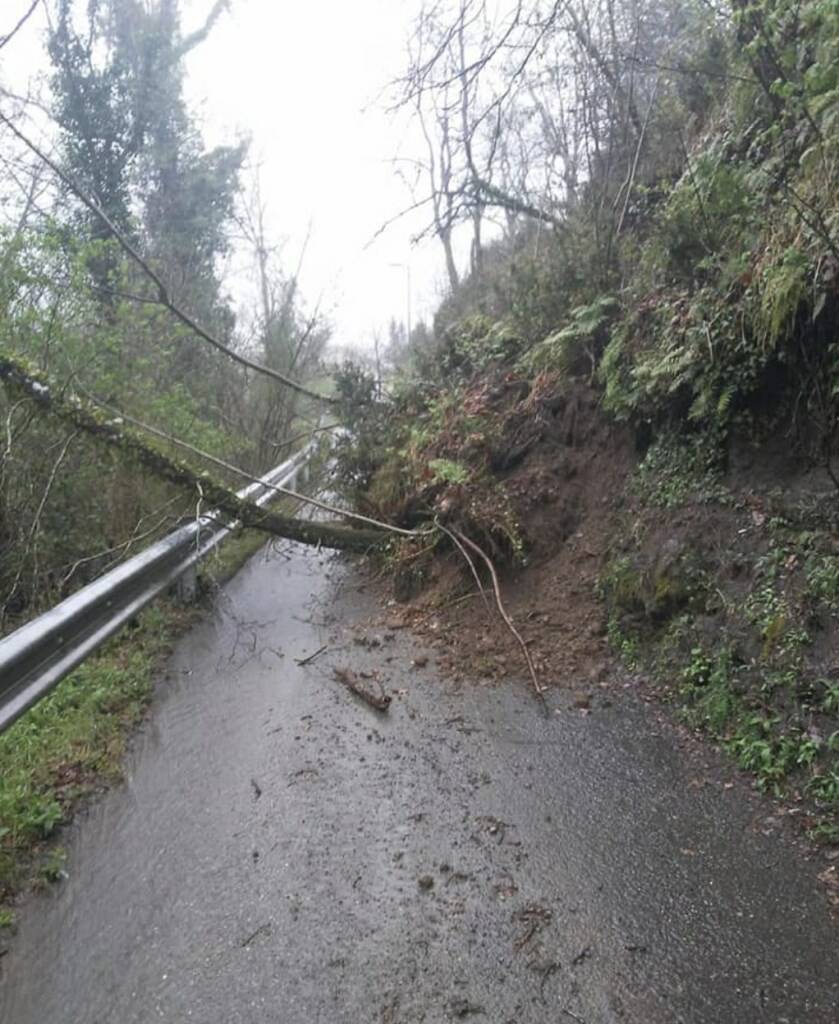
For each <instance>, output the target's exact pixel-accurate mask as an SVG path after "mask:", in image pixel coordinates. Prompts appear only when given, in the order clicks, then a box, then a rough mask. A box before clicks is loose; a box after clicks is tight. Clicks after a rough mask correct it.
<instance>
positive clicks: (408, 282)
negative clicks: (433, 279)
mask: <svg viewBox="0 0 839 1024" xmlns="http://www.w3.org/2000/svg"><path fill="white" fill-rule="evenodd" d="M389 265H390V266H391V267H402V269H403V270H404V271H405V283H406V295H405V298H406V307H407V313H408V318H407V320H406V329H407V332H408V333H407V336H406V338H405V341H406V342H410V340H411V264H410V263H391V264H389Z"/></svg>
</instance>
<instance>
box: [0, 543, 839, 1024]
mask: <svg viewBox="0 0 839 1024" xmlns="http://www.w3.org/2000/svg"><path fill="white" fill-rule="evenodd" d="M325 570H328V573H329V578H327V574H326V571H325ZM358 585H359V584H358V580H357V579H356V578H355V577H354V576H353V575H352V573H351V572H349V571H346V570H344V569H342V568H340V567H339V566H337V565H336V564H335V563H329V562H327V561H326V560H325V559H324V558H322V557H320V558H319V557H317V556H315V555H313V554H311V553H307V552H305V551H301V550H300V549H298V548H294V549H291V554H290V556H289V555H288V553H287V554H286V556H281V555H278V554H276V553H275V554H271V555H270V556H267V557H266V555H265V554H263V555H261V556H258V557H257V558H256V559H254V560H253V561H252V562H251V563H250V565H249V566H247V567H246V569H245V570H243V571H242V572H241V573H240V574H239V575H238V576H237V577H236V578H235V580H234V581H233V582H232V583H231V584H230V585H229V587H228V588H227V590H226V592H225V594H224V595H223V597H222V598H221V599H220V601H219V606H218V609H217V611H216V613H215V614H214V615H213V616H211V617H208V619H207V621H205V622H204V623H203V624H201V625H199V626H198V627H197V628H196V629H195V630H194V631H193V632H192V633H191V634H190V635H189V636H188V637H186V638H185V639H184V640H183V641H182V642H181V643H180V644H179V645H178V647H177V650H176V652H175V655H174V657H173V659H172V662H171V665H170V671H169V677H168V679H166V680H162V681H161V687H160V694H159V697H158V700H157V702H156V706H155V710H154V712H153V715H152V717H151V719H150V721H149V722H148V723H147V725H146V726H145V727H144V729H143V732H142V734H141V736H140V738H139V740H138V742H137V744H136V746H135V749H134V752H133V754H132V757H131V759H130V764H129V770H128V779H127V782H126V784H125V785H124V786H121V787H119V788H117V789H115V790H114V791H112V792H111V793H109V794H108V795H107V796H105V798H104V799H103V800H101V801H99V802H98V803H97V804H96V805H95V806H94V807H93V808H92V809H91V810H90V811H89V812H88V813H87V814H86V815H84V816H83V817H82V819H81V820H80V822H79V823H78V824H77V826H75V827H74V828H73V830H72V831H71V833H70V835H69V836H68V839H67V841H66V845H67V846H68V848H69V851H70V857H69V862H68V872H69V878H68V880H67V881H65V882H64V883H62V884H61V885H60V886H59V887H57V888H56V889H55V890H54V891H52V892H50V893H49V894H47V895H45V896H40V897H36V898H34V899H33V900H32V901H30V903H29V905H28V906H27V907H26V908H25V909H24V911H23V913H22V914H21V924H20V932H19V935H18V938H17V939H16V940H15V942H14V944H13V947H12V950H11V951H10V953H9V954H8V955H7V956H6V957H5V958H4V959H3V960H2V969H3V979H2V984H0V1019H2V1021H3V1022H8V1024H111V1022H113V1024H135V1022H136V1024H139V1022H151V1021H158V1020H162V1021H170V1022H180V1021H197V1022H201V1024H238V1022H242V1024H263V1022H266V1024H267V1022H271V1024H315V1022H323V1024H327V1022H329V1024H341V1022H353V1024H365V1022H375V1024H413V1022H417V1024H419V1022H425V1024H437V1022H447V1021H458V1020H467V1021H469V1022H475V1024H480V1022H483V1021H486V1022H487V1024H506V1022H516V1024H519V1022H523V1024H526V1022H531V1021H532V1022H548V1021H550V1022H558V1024H561V1022H562V1021H566V1022H572V1021H575V1020H576V1021H577V1022H580V1021H582V1022H585V1024H611V1022H633V1024H659V1022H660V1024H665V1022H666V1024H675V1022H690V1024H718V1022H719V1024H728V1022H731V1024H750V1022H771V1024H781V1022H789V1024H805V1022H806V1024H823V1022H824V1024H827V1022H831V1024H836V1022H837V1021H839V942H837V938H839V932H837V929H836V927H835V925H834V924H833V923H832V922H831V921H830V918H829V913H828V910H827V905H826V902H825V900H824V896H823V894H821V893H820V892H819V891H818V888H817V886H816V883H815V875H816V870H817V869H816V868H815V866H814V864H812V863H810V862H807V861H805V860H804V859H803V856H802V854H801V853H800V852H799V851H798V850H797V849H796V848H795V847H794V846H792V845H791V844H790V843H789V842H788V841H786V840H784V839H782V838H779V837H777V836H772V835H764V834H763V833H762V832H761V831H760V830H759V829H757V830H756V829H755V827H754V825H755V820H756V815H757V816H758V818H759V816H760V815H761V814H762V815H764V816H765V815H766V814H767V813H768V810H767V807H766V805H765V804H762V803H761V802H760V801H758V800H756V799H755V798H754V797H752V796H751V795H750V794H749V793H748V792H746V791H745V790H743V788H742V787H741V786H740V785H739V784H738V786H736V787H735V788H734V789H732V790H724V789H722V788H721V787H719V786H706V787H703V788H695V787H694V786H692V785H691V781H692V779H693V778H694V777H695V775H696V772H697V770H698V769H697V765H696V764H692V763H691V760H690V758H689V757H688V758H687V760H686V759H685V754H684V752H681V751H680V750H679V748H678V745H677V742H676V738H675V734H674V733H672V732H671V731H670V730H669V729H668V728H667V727H666V726H662V725H660V724H659V723H656V721H655V720H654V718H653V716H652V715H651V713H650V711H649V710H648V709H645V708H643V707H639V706H638V705H637V704H635V703H634V702H632V701H631V700H627V701H618V702H616V703H615V704H614V705H613V706H612V707H609V708H599V709H597V708H596V709H595V710H594V712H593V713H592V714H591V715H589V716H583V715H581V714H580V713H579V712H575V711H573V710H570V709H566V710H564V711H563V713H562V714H559V715H554V716H553V717H551V718H550V719H549V720H546V719H545V718H544V717H542V716H541V715H540V713H539V710H538V706H537V705H536V704H535V702H534V700H533V697H532V694H530V693H529V692H528V690H527V688H526V686H524V685H514V684H510V685H509V686H505V687H498V688H495V689H486V688H479V687H462V688H455V687H454V686H453V685H452V684H449V683H446V682H443V681H441V680H440V678H438V677H437V676H436V675H435V672H434V668H433V659H432V661H431V662H430V663H429V665H428V667H425V668H419V667H416V666H413V665H412V659H413V658H414V657H415V656H418V654H419V652H418V650H416V649H414V648H412V646H411V641H410V640H409V638H408V637H406V636H405V635H404V634H402V633H399V634H396V635H395V636H393V638H392V639H385V640H383V642H382V644H381V646H374V647H365V646H360V645H358V644H357V643H355V642H354V639H355V638H356V637H359V636H368V637H372V636H375V637H377V638H382V635H383V632H384V630H383V629H382V627H381V626H379V627H378V628H371V627H367V626H364V625H363V623H364V622H365V619H366V617H368V616H370V615H371V614H372V613H373V611H374V608H373V604H372V601H371V599H370V598H368V597H366V596H365V594H364V593H363V592H360V591H359V589H358ZM358 623H362V626H361V629H360V632H357V631H354V629H353V627H354V626H356V625H357V624H358ZM325 643H328V644H329V645H330V649H329V650H328V651H327V653H326V654H324V655H322V656H320V657H319V658H317V659H316V660H315V661H313V662H312V663H311V664H310V665H309V666H306V667H302V668H301V667H298V666H297V665H296V663H295V658H300V657H303V656H305V655H307V654H311V653H312V652H314V651H315V650H317V649H318V648H319V647H320V646H321V645H322V644H325ZM420 660H421V659H420ZM335 666H352V667H353V668H354V669H356V670H365V669H367V670H370V671H379V672H381V673H382V674H383V677H384V678H385V680H386V684H387V686H388V689H390V690H393V691H399V692H398V694H394V700H393V704H392V706H391V709H390V711H389V712H388V714H386V715H382V714H379V713H377V712H375V711H374V710H372V709H371V708H369V707H368V706H367V705H365V704H363V703H362V702H360V701H359V700H358V699H357V698H355V697H354V696H353V695H351V694H350V693H349V692H348V691H347V690H345V689H344V688H343V687H342V686H340V685H339V684H338V683H337V682H336V681H335V680H334V678H333V676H332V671H333V668H334V667H335ZM555 703H558V704H560V705H562V703H563V701H562V697H556V698H555ZM699 770H701V766H700V768H699Z"/></svg>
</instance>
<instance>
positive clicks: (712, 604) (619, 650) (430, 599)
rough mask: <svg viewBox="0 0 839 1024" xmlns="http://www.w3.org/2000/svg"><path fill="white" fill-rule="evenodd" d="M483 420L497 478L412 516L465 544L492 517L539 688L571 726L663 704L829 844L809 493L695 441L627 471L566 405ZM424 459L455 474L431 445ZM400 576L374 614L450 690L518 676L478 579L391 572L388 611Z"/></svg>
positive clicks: (768, 453) (441, 572)
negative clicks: (434, 668) (407, 637)
mask: <svg viewBox="0 0 839 1024" xmlns="http://www.w3.org/2000/svg"><path fill="white" fill-rule="evenodd" d="M484 392H486V389H484ZM495 394H496V395H498V396H500V395H501V391H499V390H498V389H496V392H495ZM484 415H485V416H486V415H488V413H487V410H486V408H484ZM494 415H495V427H494V431H493V437H494V442H493V443H494V451H495V456H494V457H495V460H496V465H499V464H500V465H502V466H503V465H504V462H503V459H501V458H500V456H499V454H498V453H499V452H501V451H503V450H506V451H507V452H509V453H510V455H511V457H510V459H509V460H508V462H514V463H515V465H512V466H511V465H509V464H508V465H506V466H504V468H501V469H499V470H498V471H497V472H496V473H495V474H492V475H491V477H487V476H486V475H484V476H483V477H481V478H480V479H479V480H477V481H473V482H470V483H467V484H462V483H460V482H455V483H452V484H449V485H448V486H445V487H443V488H442V489H441V488H440V487H439V486H438V487H437V488H436V490H434V491H433V493H432V500H433V502H434V503H435V507H436V508H437V509H438V510H439V511H440V513H441V516H445V515H448V516H449V520H450V521H455V522H457V521H459V522H461V523H463V522H466V521H469V517H470V515H472V517H473V518H472V519H471V523H472V525H473V528H474V525H475V523H476V522H477V523H478V524H479V525H480V526H483V525H484V524H485V523H486V522H487V513H488V510H491V507H492V502H493V500H496V501H497V502H498V508H499V509H501V508H503V513H504V522H505V523H506V524H509V525H512V527H513V528H514V529H515V531H516V537H515V541H516V544H518V545H519V547H518V550H517V554H518V557H514V558H511V557H509V551H505V550H504V546H503V544H501V545H498V544H496V543H495V542H494V540H493V538H492V536H491V535H490V536H488V539H487V540H486V547H487V550H488V551H489V553H490V554H491V555H492V556H493V558H494V559H496V560H497V563H498V565H499V568H500V569H501V573H500V576H501V592H502V596H503V601H504V604H505V607H506V609H507V611H508V612H509V613H510V615H511V616H512V618H513V620H514V622H515V623H516V626H517V628H518V630H519V631H520V633H521V634H522V636H523V637H524V639H525V641H526V643H527V645H528V648H529V650H530V653H531V655H532V657H533V660H534V663H535V666H536V669H537V672H538V674H539V678H540V680H541V682H542V683H543V684H544V685H546V686H548V687H562V688H564V689H566V690H570V691H571V692H572V694H573V699H574V702H575V703H576V704H577V706H578V707H579V708H580V709H581V710H583V711H587V710H589V709H590V708H592V707H597V706H598V704H602V703H603V702H608V701H609V699H610V698H609V691H610V688H612V687H614V686H616V685H618V686H621V687H624V686H626V685H627V683H629V684H631V685H632V686H634V687H636V688H638V689H639V690H640V692H641V693H642V694H643V695H644V697H645V698H646V699H659V700H662V701H664V702H667V703H671V704H674V705H675V708H676V713H677V714H678V716H679V717H680V718H681V719H682V721H683V722H684V723H685V724H686V725H687V726H688V727H689V728H690V729H691V730H694V731H695V732H697V733H700V732H701V733H704V734H706V735H708V736H710V737H711V739H712V740H713V741H714V742H715V743H717V744H719V745H720V746H721V747H722V748H724V749H725V750H726V752H727V753H728V754H729V756H730V757H731V758H732V759H733V762H734V763H735V764H736V765H737V766H739V767H740V768H741V769H744V770H746V771H748V772H750V773H752V774H753V776H754V777H755V784H756V785H757V786H759V787H760V788H761V789H764V790H766V791H769V792H770V793H772V794H774V795H776V796H778V797H783V798H784V799H785V801H786V803H785V807H786V812H787V813H788V814H790V815H791V816H792V817H794V818H796V819H797V820H798V821H800V822H801V824H802V826H803V827H804V828H805V829H806V830H807V831H808V832H809V833H810V834H811V835H812V836H814V837H816V838H818V839H821V840H824V841H828V842H836V840H837V839H838V838H839V830H837V809H839V628H837V613H839V541H837V532H836V528H837V521H836V520H837V514H836V512H835V511H834V509H835V505H836V500H835V491H834V490H833V487H832V484H831V483H830V481H829V480H828V479H827V477H826V476H825V477H822V476H821V475H819V474H817V473H812V472H809V471H807V470H806V468H805V467H803V466H801V465H800V464H799V465H796V464H795V460H794V458H793V459H791V458H790V454H789V452H788V451H787V450H785V449H779V448H778V446H777V445H776V446H774V448H773V447H772V446H770V447H764V448H763V449H761V450H750V451H746V450H745V449H744V450H742V451H739V450H735V451H733V452H732V453H731V454H730V455H729V465H728V467H727V468H726V467H723V466H720V463H719V459H718V458H714V457H712V456H711V455H709V453H708V452H707V451H705V450H704V449H703V448H702V447H701V446H700V444H699V443H698V442H697V443H693V442H691V441H685V440H676V439H667V438H661V439H659V440H658V441H657V442H656V443H654V444H653V445H652V446H651V447H649V448H648V449H647V451H646V452H645V453H644V454H640V453H639V452H638V451H637V449H636V444H635V437H634V435H633V434H632V432H631V431H630V430H629V429H628V428H626V427H623V426H621V425H618V424H615V423H614V422H613V421H611V420H610V419H609V418H608V417H606V416H605V415H604V414H603V413H602V411H601V410H600V406H599V403H598V399H597V395H596V394H595V393H594V392H593V391H591V390H588V389H586V388H577V389H574V390H572V391H571V392H570V393H566V394H565V395H564V396H562V397H561V396H559V395H558V394H553V395H549V394H548V393H547V392H546V391H545V390H543V391H542V393H541V394H539V395H537V398H536V399H534V395H533V394H532V393H531V394H530V395H527V396H524V397H521V396H519V397H518V399H517V400H516V401H514V402H510V400H509V396H507V397H506V398H504V399H503V405H502V400H501V398H500V397H499V398H497V399H496V405H495V409H494ZM522 438H523V439H524V441H523V443H522V441H521V439H522ZM440 451H441V457H446V458H451V459H452V460H454V459H460V460H462V461H465V456H464V448H463V446H461V447H460V448H457V447H456V446H455V445H454V444H453V442H452V440H451V432H450V435H449V440H448V441H447V442H446V445H445V446H442V447H441V449H440ZM778 481H782V485H781V486H779V484H778ZM493 496H495V497H493ZM425 500H429V499H428V495H426V498H425ZM475 509H478V510H479V512H480V515H479V516H475V515H474V510H475ZM458 516H460V519H459V520H458V518H457V517H458ZM473 536H474V533H473ZM406 576H407V578H408V579H409V581H410V583H411V584H412V585H413V587H414V589H413V592H412V593H410V595H409V598H410V599H409V600H407V601H405V600H403V601H401V602H400V603H398V604H396V605H395V606H394V607H392V608H391V609H390V612H389V614H390V617H391V619H393V620H398V621H400V622H402V623H404V624H410V625H412V626H413V627H414V628H415V629H416V630H417V631H419V632H420V633H422V634H423V635H424V636H426V637H427V638H429V639H430V641H431V643H433V644H434V645H435V646H436V647H438V648H439V649H440V652H441V664H442V666H443V667H444V668H445V669H447V670H448V671H449V672H450V673H451V674H452V675H453V676H455V677H463V678H466V677H470V678H475V677H477V678H478V679H483V680H487V681H490V680H492V679H496V678H500V677H504V676H509V675H511V674H512V675H521V676H522V677H523V678H526V670H525V664H524V659H523V657H522V652H521V648H520V647H519V645H518V642H517V640H516V638H515V637H514V636H513V634H512V633H511V632H510V630H508V629H507V628H506V627H505V625H504V623H503V621H502V619H501V616H500V615H499V614H498V610H497V608H496V607H495V603H494V599H493V592H492V586H491V582H490V580H489V578H488V577H487V576H486V574H482V587H483V593H482V592H481V591H479V590H478V587H477V586H476V583H475V579H474V575H473V574H472V573H471V571H470V570H469V568H468V567H467V565H466V563H465V560H464V558H463V557H462V555H461V554H460V553H459V552H458V551H457V550H456V549H455V548H454V546H451V547H450V548H448V549H447V550H445V551H442V552H441V550H440V547H439V546H438V548H437V551H436V553H435V554H434V556H433V557H432V556H431V555H429V554H426V555H424V556H422V557H419V558H413V557H412V558H410V559H409V560H407V561H406V562H405V563H404V564H403V565H402V566H400V567H399V569H398V571H397V574H396V577H397V581H398V582H397V586H396V591H397V593H398V595H399V596H400V597H401V598H403V599H404V598H405V596H406V593H405V591H406V589H409V588H407V587H406V585H405V578H406ZM418 581H419V585H418V586H417V583H418ZM618 669H620V671H618ZM830 880H831V879H828V881H830Z"/></svg>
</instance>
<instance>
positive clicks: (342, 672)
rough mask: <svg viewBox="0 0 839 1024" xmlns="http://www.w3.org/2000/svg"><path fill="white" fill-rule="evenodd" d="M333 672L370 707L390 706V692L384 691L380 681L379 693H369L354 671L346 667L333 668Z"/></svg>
mask: <svg viewBox="0 0 839 1024" xmlns="http://www.w3.org/2000/svg"><path fill="white" fill-rule="evenodd" d="M333 674H334V676H335V678H336V679H337V680H338V682H339V683H343V685H344V686H346V687H347V689H348V690H352V692H353V693H354V694H356V695H357V696H359V697H361V699H362V700H364V701H366V702H367V703H368V704H369V705H370V707H372V708H375V709H376V710H377V711H387V709H388V708H389V707H390V700H391V698H390V694H388V693H385V690H384V687H383V686H382V684H381V683H379V689H380V690H381V691H382V692H381V694H376V693H371V692H370V691H369V690H368V689H367V687H366V686H364V685H363V684H362V683H361V681H360V679H359V678H358V676H357V675H356V674H355V672H352V671H351V670H350V669H348V668H336V669H333Z"/></svg>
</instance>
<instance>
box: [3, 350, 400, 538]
mask: <svg viewBox="0 0 839 1024" xmlns="http://www.w3.org/2000/svg"><path fill="white" fill-rule="evenodd" d="M0 381H2V382H3V383H4V384H5V385H6V386H7V387H9V388H11V389H12V390H14V391H16V392H18V393H20V394H22V395H25V396H26V397H28V398H30V399H31V400H32V402H33V403H34V405H35V407H36V408H37V409H39V410H40V411H42V412H44V413H47V414H49V415H51V416H54V417H55V418H57V419H59V420H61V421H63V422H65V423H69V424H70V425H71V426H72V427H74V428H75V429H76V430H77V431H81V432H83V433H85V434H88V435H89V436H90V437H92V438H94V439H95V440H96V441H98V442H99V443H100V444H103V445H107V446H108V447H110V448H114V449H117V450H119V451H120V452H122V453H123V454H124V455H125V456H126V457H127V458H129V459H131V460H132V461H133V462H135V463H136V464H137V465H138V466H140V467H141V468H142V469H144V470H146V471H148V472H150V473H153V474H154V475H155V476H158V477H160V478H161V479H163V480H166V481H168V482H169V483H171V484H174V485H175V486H176V487H181V488H183V489H184V490H189V491H191V492H192V493H193V494H200V495H201V497H202V499H203V501H205V502H206V505H207V509H208V510H209V509H211V508H215V509H217V510H218V511H219V512H223V513H224V514H225V515H228V516H230V517H231V518H232V519H238V520H239V521H240V522H241V523H243V524H244V525H245V526H248V527H253V528H254V529H257V530H265V531H266V532H267V533H271V534H274V535H275V536H277V537H284V538H286V539H287V540H293V541H298V542H300V543H302V544H312V545H315V546H320V547H327V548H337V549H340V550H344V551H368V550H369V549H371V548H374V547H377V546H379V545H381V544H382V543H384V541H385V540H386V538H387V534H386V533H385V532H384V531H381V530H375V529H355V528H353V527H348V526H345V525H344V524H342V523H335V522H313V521H310V520H304V519H296V518H294V517H293V516H286V515H283V514H282V513H279V512H271V511H269V510H268V509H264V508H260V507H259V506H258V505H254V504H253V503H252V502H249V501H243V500H242V499H241V498H240V497H239V496H238V495H237V494H236V493H235V491H231V490H230V489H229V488H227V487H224V486H223V485H222V484H220V483H218V481H216V480H214V479H213V478H212V477H211V476H210V474H209V473H206V472H203V473H198V472H196V471H195V470H193V469H192V468H191V467H190V466H188V465H186V463H184V462H180V461H178V460H175V459H172V458H169V457H168V456H166V455H164V454H163V453H162V452H159V451H158V450H157V449H156V448H153V447H152V446H151V445H149V444H148V443H147V442H146V441H145V440H144V439H143V438H142V437H141V436H140V435H139V434H137V433H135V432H134V431H133V430H129V429H126V428H125V427H124V426H123V425H122V424H120V423H119V422H117V421H116V420H112V419H108V418H106V417H104V416H102V415H100V414H99V413H98V412H97V411H96V410H95V409H94V408H93V407H92V406H90V405H89V404H88V403H87V402H84V401H83V400H82V399H80V398H78V396H76V395H72V394H68V393H67V392H66V391H65V390H64V389H62V388H61V387H58V386H56V385H54V384H53V383H52V382H50V381H49V380H48V379H46V378H45V377H44V375H43V374H40V373H38V372H37V371H36V370H34V369H32V368H30V367H29V366H27V365H26V364H25V363H23V362H21V361H20V360H17V359H15V358H13V357H12V356H10V355H7V354H5V353H0Z"/></svg>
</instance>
